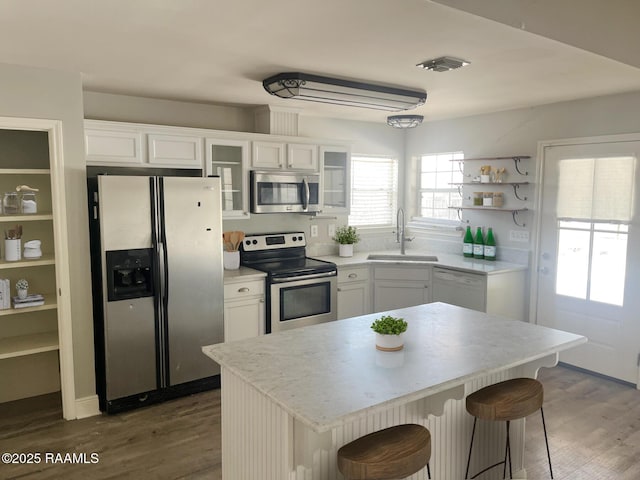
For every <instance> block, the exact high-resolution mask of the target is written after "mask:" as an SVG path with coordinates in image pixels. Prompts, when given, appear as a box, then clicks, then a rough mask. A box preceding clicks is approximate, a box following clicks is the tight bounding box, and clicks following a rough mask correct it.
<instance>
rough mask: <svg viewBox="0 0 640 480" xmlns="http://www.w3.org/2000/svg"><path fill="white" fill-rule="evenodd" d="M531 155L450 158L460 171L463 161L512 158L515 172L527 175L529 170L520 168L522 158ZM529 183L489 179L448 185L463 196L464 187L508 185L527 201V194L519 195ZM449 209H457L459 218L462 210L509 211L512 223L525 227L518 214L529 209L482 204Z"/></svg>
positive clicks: (521, 199) (515, 193) (528, 157)
mask: <svg viewBox="0 0 640 480" xmlns="http://www.w3.org/2000/svg"><path fill="white" fill-rule="evenodd" d="M530 158H531V157H530V156H528V155H514V156H510V157H481V158H465V159H460V160H458V159H456V160H451V161H452V162H458V165H459V168H460V172H462V173H464V170H463V165H464V163H465V162H480V161H482V162H493V161H504V160H513V163H514V167H515V170H516V172H517V173H518V175H520V176H527V175H529V172H528V171H527V170H522V169H521V167H522V163H521V162H522V161H523V160H527V159H530ZM467 176H468V177H470V176H471V175H468V174H467ZM529 184H530V182H528V181H510V182H501V181H498V182H496V181H489V182H477V181H473V182H472V181H465V182H458V183H451V184H450V185H454V186H457V187H458V192H459V193H460V196H461V197H463V198H464V194H463V189H464V188H465V187H471V186H473V187H477V188H482V187H483V186H489V185H490V186H494V187H499V186H505V185H508V186H510V187H511V188H513V196H514V197H515V198H516V199H517V200H520V201H523V202H524V201H527V200H528V197H527V196H521V195H520V193H519V192H520V188H521V187H526V186H528V185H529ZM449 208H451V209H454V210H457V211H458V217H459V218H461V212H462V211H463V210H476V211H490V212H506V213H511V215H512V217H513V223H515V224H516V225H517V226H519V227H525V226H526V224H525V223H519V222H518V215H519V214H520V213H523V212H527V211H528V210H529V209H528V208H526V207H524V206H523V207H515V208H511V207H508V206H507V207H491V206H482V205H469V206H465V205H462V206H454V207H449Z"/></svg>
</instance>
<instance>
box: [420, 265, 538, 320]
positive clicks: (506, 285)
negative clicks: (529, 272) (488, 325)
mask: <svg viewBox="0 0 640 480" xmlns="http://www.w3.org/2000/svg"><path fill="white" fill-rule="evenodd" d="M525 275H526V271H525V270H513V271H505V272H500V273H493V274H490V275H487V274H484V273H470V272H462V271H459V270H455V269H451V268H443V267H434V269H433V295H432V297H433V298H432V299H433V301H434V302H444V303H450V304H452V305H458V306H460V307H466V308H471V309H473V310H478V311H480V312H486V313H492V314H494V315H501V316H504V317H508V318H513V319H516V320H525V319H526V309H527V305H526V302H525V288H526V284H525Z"/></svg>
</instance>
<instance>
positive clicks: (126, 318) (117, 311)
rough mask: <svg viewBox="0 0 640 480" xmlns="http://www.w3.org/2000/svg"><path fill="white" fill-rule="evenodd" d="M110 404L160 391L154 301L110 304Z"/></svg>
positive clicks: (107, 328) (107, 327)
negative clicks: (118, 400)
mask: <svg viewBox="0 0 640 480" xmlns="http://www.w3.org/2000/svg"><path fill="white" fill-rule="evenodd" d="M106 305H107V306H106V309H105V317H106V322H105V343H106V348H105V355H106V371H105V375H106V384H107V400H114V399H117V398H122V397H128V396H129V395H136V394H139V393H143V392H149V391H152V390H155V389H156V388H158V384H157V382H158V380H157V374H156V339H155V323H154V315H153V308H154V307H153V297H144V298H134V299H131V300H122V301H119V302H107V304H106Z"/></svg>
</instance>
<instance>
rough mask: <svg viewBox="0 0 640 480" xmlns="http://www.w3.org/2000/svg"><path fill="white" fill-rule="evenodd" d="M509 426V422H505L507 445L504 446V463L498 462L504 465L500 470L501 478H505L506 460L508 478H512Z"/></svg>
mask: <svg viewBox="0 0 640 480" xmlns="http://www.w3.org/2000/svg"><path fill="white" fill-rule="evenodd" d="M510 424H511V422H510V421H509V420H507V443H506V444H505V446H504V461H502V462H500V463H503V464H504V467H503V469H502V478H505V476H506V475H507V458H508V459H509V478H513V473H512V472H511V444H510V442H509V425H510ZM498 465H500V464H498Z"/></svg>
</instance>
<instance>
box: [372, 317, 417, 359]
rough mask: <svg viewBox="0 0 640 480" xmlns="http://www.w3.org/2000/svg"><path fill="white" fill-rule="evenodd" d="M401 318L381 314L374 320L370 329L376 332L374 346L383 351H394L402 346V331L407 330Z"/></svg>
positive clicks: (405, 323)
mask: <svg viewBox="0 0 640 480" xmlns="http://www.w3.org/2000/svg"><path fill="white" fill-rule="evenodd" d="M407 326H408V324H407V322H405V321H404V319H403V318H397V317H392V316H391V315H383V316H381V317H380V318H378V319H376V320H374V322H373V323H372V324H371V329H372V330H373V331H374V332H376V348H377V349H378V350H382V351H383V352H395V351H397V350H402V348H403V347H404V338H403V333H404V332H405V331H406V330H407Z"/></svg>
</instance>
